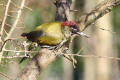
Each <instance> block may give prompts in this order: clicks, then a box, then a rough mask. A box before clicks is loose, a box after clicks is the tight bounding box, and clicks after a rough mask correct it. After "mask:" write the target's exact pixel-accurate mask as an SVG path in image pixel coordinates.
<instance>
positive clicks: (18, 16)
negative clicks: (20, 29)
mask: <svg viewBox="0 0 120 80" xmlns="http://www.w3.org/2000/svg"><path fill="white" fill-rule="evenodd" d="M24 4H25V0H22V1H21V5H20V8H19V10H18V12H17V16H16V20H15V22H14V23H13V25H12V28H11V29H10V31H9V33H8V35H7V36H6V38H5V41H6V40H8V39H9V38H10V37H11V35H12V33H13V31H14V29H15V28H16V26H17V24H18V21H19V18H20V16H21V14H22V9H23V7H24ZM6 16H7V15H6ZM5 45H6V44H4V46H3V47H2V49H1V52H0V62H1V58H2V55H3V52H4V50H3V49H4V48H5Z"/></svg>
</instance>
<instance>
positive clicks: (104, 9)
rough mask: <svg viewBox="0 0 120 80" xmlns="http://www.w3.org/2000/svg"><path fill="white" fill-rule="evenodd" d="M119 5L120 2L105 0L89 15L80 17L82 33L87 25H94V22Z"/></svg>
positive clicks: (118, 0) (117, 0) (119, 0)
mask: <svg viewBox="0 0 120 80" xmlns="http://www.w3.org/2000/svg"><path fill="white" fill-rule="evenodd" d="M119 5H120V0H107V1H106V0H105V1H103V2H101V3H100V4H98V5H97V7H96V8H95V9H94V10H92V11H91V12H90V13H88V14H86V15H83V16H82V17H80V20H79V21H78V22H80V26H81V27H80V28H81V31H84V30H85V29H86V28H87V27H88V26H89V25H91V24H92V23H94V22H95V21H96V20H98V19H99V18H101V17H102V16H104V15H105V14H107V13H109V12H111V11H112V10H113V9H114V8H115V7H117V6H119Z"/></svg>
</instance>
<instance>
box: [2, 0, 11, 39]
mask: <svg viewBox="0 0 120 80" xmlns="http://www.w3.org/2000/svg"><path fill="white" fill-rule="evenodd" d="M10 2H11V0H8V3H7V5H6V9H5V16H4V18H3V22H2V26H1V31H0V34H1V40H2V35H3V30H4V25H5V21H6V19H7V15H8V9H9V5H10Z"/></svg>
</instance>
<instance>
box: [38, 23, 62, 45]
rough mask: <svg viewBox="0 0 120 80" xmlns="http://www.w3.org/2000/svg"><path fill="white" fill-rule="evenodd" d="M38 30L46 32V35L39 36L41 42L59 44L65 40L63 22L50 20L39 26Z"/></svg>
mask: <svg viewBox="0 0 120 80" xmlns="http://www.w3.org/2000/svg"><path fill="white" fill-rule="evenodd" d="M36 30H37V31H40V30H42V31H43V32H45V35H44V36H42V37H40V38H38V40H39V43H41V44H47V45H57V44H59V43H60V42H61V41H62V40H63V34H62V31H61V22H48V23H45V24H42V25H40V26H38V27H37V28H36Z"/></svg>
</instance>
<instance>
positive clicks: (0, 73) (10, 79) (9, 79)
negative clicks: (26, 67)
mask: <svg viewBox="0 0 120 80" xmlns="http://www.w3.org/2000/svg"><path fill="white" fill-rule="evenodd" d="M0 75H2V76H4V77H6V78H7V79H8V80H13V79H12V78H10V77H9V76H8V75H6V74H4V73H2V72H0Z"/></svg>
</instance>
